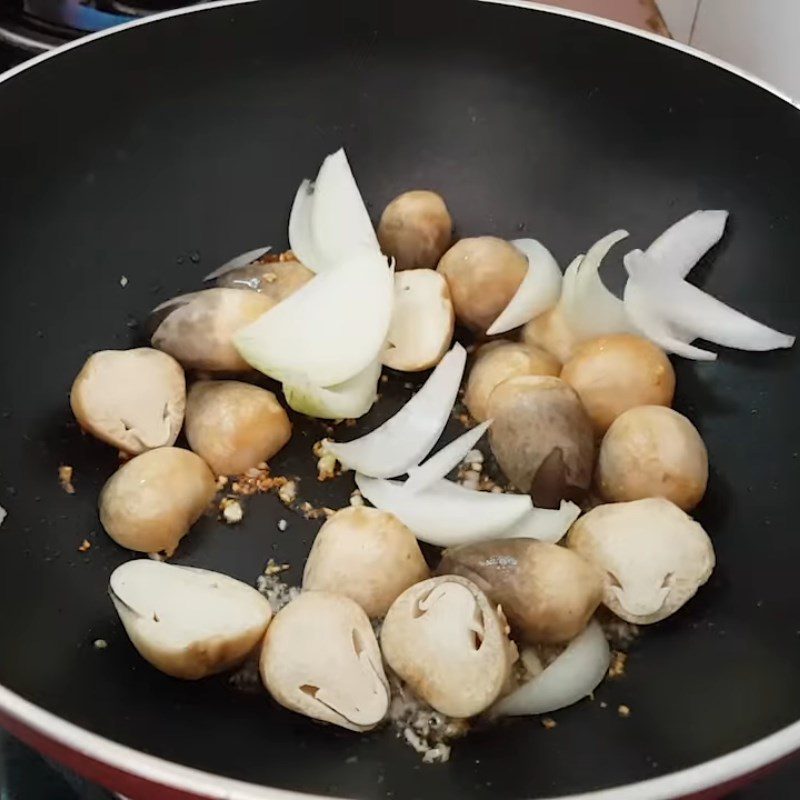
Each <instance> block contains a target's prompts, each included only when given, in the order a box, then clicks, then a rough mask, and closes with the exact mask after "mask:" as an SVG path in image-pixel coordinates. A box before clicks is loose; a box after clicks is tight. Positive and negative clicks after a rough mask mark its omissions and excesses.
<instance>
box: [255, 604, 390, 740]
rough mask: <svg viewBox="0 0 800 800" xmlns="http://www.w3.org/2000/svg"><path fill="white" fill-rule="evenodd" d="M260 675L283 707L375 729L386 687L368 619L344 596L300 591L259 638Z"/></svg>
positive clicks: (386, 704)
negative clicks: (262, 644)
mask: <svg viewBox="0 0 800 800" xmlns="http://www.w3.org/2000/svg"><path fill="white" fill-rule="evenodd" d="M260 666H261V679H262V680H263V682H264V686H266V688H267V690H268V691H269V693H270V694H271V695H272V696H273V697H274V698H275V700H277V701H278V702H279V703H280V704H281V705H282V706H285V707H286V708H288V709H291V710H292V711H296V712H297V713H298V714H305V715H306V716H307V717H312V718H313V719H318V720H322V721H323V722H331V723H333V724H334V725H339V726H340V727H342V728H347V729H349V730H351V731H367V730H370V729H371V728H374V727H375V726H376V725H377V724H378V723H379V722H380V721H381V720H382V719H383V718H384V716H386V712H387V710H388V708H389V686H388V683H387V680H386V675H385V674H384V672H383V662H382V660H381V653H380V649H379V648H378V642H377V641H376V639H375V634H374V633H373V630H372V626H371V625H370V622H369V618H368V617H367V615H366V614H365V613H364V611H363V609H362V608H361V607H360V606H359V605H358V604H357V603H355V602H354V601H353V600H351V599H350V598H349V597H344V596H342V595H337V594H331V593H329V592H303V593H302V594H300V595H299V596H298V597H297V598H296V599H295V600H293V601H292V602H291V603H289V605H287V606H285V607H284V608H283V609H281V610H280V611H279V612H278V613H277V615H276V616H275V619H274V620H273V621H272V624H271V625H270V626H269V628H268V629H267V635H266V636H265V637H264V646H263V648H262V650H261V665H260Z"/></svg>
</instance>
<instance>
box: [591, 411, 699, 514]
mask: <svg viewBox="0 0 800 800" xmlns="http://www.w3.org/2000/svg"><path fill="white" fill-rule="evenodd" d="M707 484H708V453H707V451H706V446H705V444H703V440H702V439H701V438H700V434H699V433H698V432H697V428H695V427H694V425H692V423H691V422H690V421H689V420H688V419H687V418H686V417H684V416H683V415H682V414H679V413H678V412H677V411H673V410H672V409H671V408H665V407H664V406H638V407H637V408H631V409H630V410H628V411H626V412H625V413H623V414H621V415H620V416H619V417H617V419H616V420H615V421H614V423H613V424H612V425H611V427H610V428H609V429H608V432H607V433H606V435H605V436H604V437H603V442H602V444H601V445H600V455H599V457H598V459H597V485H598V488H599V489H600V492H601V494H602V495H603V497H604V498H605V499H606V500H610V501H612V502H617V501H625V500H640V499H643V498H645V497H666V498H667V500H671V501H672V502H673V503H675V504H676V505H678V506H680V507H681V508H682V509H683V510H684V511H691V509H693V508H694V507H695V506H696V505H697V504H698V503H699V502H700V501H701V500H702V499H703V495H704V494H705V491H706V486H707Z"/></svg>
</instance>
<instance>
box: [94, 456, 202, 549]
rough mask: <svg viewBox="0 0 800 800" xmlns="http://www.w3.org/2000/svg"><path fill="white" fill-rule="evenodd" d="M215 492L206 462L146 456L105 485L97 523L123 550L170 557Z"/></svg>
mask: <svg viewBox="0 0 800 800" xmlns="http://www.w3.org/2000/svg"><path fill="white" fill-rule="evenodd" d="M216 486H217V481H216V478H215V477H214V475H213V473H212V472H211V470H210V469H209V468H208V466H207V465H206V463H205V461H203V459H202V458H200V456H198V455H195V454H194V453H192V452H191V451H189V450H181V449H180V448H178V447H159V448H158V449H157V450H148V451H147V452H146V453H142V454H141V455H139V456H136V457H135V458H132V459H131V460H130V461H128V463H127V464H124V465H123V466H121V467H120V468H119V469H118V470H117V471H116V472H115V473H114V474H113V475H112V476H111V477H110V478H109V479H108V481H107V482H106V485H105V486H104V487H103V490H102V491H101V492H100V522H101V523H102V525H103V528H105V530H106V533H108V535H109V536H110V537H111V538H112V539H113V540H114V541H115V542H116V543H117V544H119V545H121V546H122V547H127V548H128V549H129V550H136V551H138V552H140V553H158V552H161V551H164V552H165V553H166V554H167V555H168V556H171V555H172V554H173V553H174V552H175V549H176V548H177V546H178V542H180V540H181V539H182V538H183V537H184V536H185V535H186V534H187V533H188V532H189V528H191V526H192V525H194V523H195V522H197V520H198V519H199V518H200V516H201V515H202V513H203V511H204V510H205V509H206V507H207V506H208V504H209V503H210V502H211V500H212V498H213V497H214V494H215V492H216Z"/></svg>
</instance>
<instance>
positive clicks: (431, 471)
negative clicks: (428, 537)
mask: <svg viewBox="0 0 800 800" xmlns="http://www.w3.org/2000/svg"><path fill="white" fill-rule="evenodd" d="M492 422H493V420H490V419H489V420H486V422H482V423H481V424H480V425H476V426H475V427H474V428H472V430H469V431H467V432H466V433H464V434H462V435H461V436H459V437H458V438H457V439H454V440H453V441H452V442H450V444H448V445H445V446H444V447H443V448H442V449H441V450H439V452H438V453H434V454H433V455H432V456H431V457H430V458H429V459H428V460H427V461H426V462H425V463H424V464H422V465H421V466H419V467H411V468H410V469H409V470H408V480H407V481H406V482H405V483H404V484H403V488H404V489H405V490H406V491H407V492H420V491H422V490H424V489H427V488H428V487H429V486H431V485H433V484H434V483H436V482H437V481H440V480H441V479H442V478H444V477H445V475H447V473H448V472H450V470H451V469H453V468H454V467H456V466H458V465H459V464H460V463H461V462H462V461H463V460H464V456H466V455H467V453H469V451H470V450H472V449H473V447H475V445H476V444H477V443H478V440H479V439H480V438H481V437H482V436H483V434H484V433H486V431H487V430H489V426H490V425H491V424H492Z"/></svg>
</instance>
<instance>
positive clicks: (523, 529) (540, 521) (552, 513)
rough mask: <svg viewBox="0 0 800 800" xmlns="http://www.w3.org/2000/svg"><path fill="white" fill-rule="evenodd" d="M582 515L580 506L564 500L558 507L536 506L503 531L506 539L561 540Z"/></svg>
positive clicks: (552, 541)
mask: <svg viewBox="0 0 800 800" xmlns="http://www.w3.org/2000/svg"><path fill="white" fill-rule="evenodd" d="M580 515H581V509H580V506H577V505H576V504H575V503H573V502H571V501H569V500H562V501H561V505H560V506H559V507H558V508H537V507H536V506H534V507H533V508H532V509H531V510H530V511H529V512H528V513H527V514H525V515H523V516H522V517H521V518H520V519H519V520H518V521H517V522H516V523H515V524H514V525H513V527H511V528H509V529H508V530H507V531H505V533H503V538H504V539H538V540H539V541H540V542H550V543H551V544H555V543H556V542H560V541H561V540H562V539H563V538H564V536H565V535H566V533H567V531H568V530H569V529H570V528H571V527H572V524H573V523H574V522H575V520H576V519H578V517H579V516H580Z"/></svg>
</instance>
